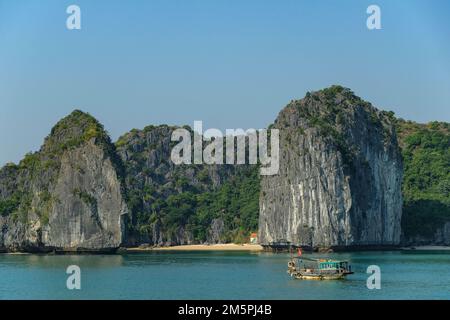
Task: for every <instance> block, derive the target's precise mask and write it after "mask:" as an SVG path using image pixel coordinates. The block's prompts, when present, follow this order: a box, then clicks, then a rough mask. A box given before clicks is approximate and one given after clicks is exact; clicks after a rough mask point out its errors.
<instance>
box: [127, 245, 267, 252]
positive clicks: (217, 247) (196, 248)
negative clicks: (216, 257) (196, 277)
mask: <svg viewBox="0 0 450 320" xmlns="http://www.w3.org/2000/svg"><path fill="white" fill-rule="evenodd" d="M262 250H263V247H262V246H260V245H259V244H234V243H226V244H211V245H204V244H195V245H184V246H173V247H137V248H127V249H126V251H127V252H145V251H255V252H256V251H262Z"/></svg>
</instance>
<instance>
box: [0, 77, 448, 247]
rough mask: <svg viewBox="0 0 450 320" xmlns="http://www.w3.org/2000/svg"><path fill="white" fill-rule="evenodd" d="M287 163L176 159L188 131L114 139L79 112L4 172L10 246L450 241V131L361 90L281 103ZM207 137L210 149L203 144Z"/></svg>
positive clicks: (0, 230)
mask: <svg viewBox="0 0 450 320" xmlns="http://www.w3.org/2000/svg"><path fill="white" fill-rule="evenodd" d="M268 127H269V128H276V129H279V132H280V150H279V152H280V153H279V154H280V159H279V161H280V169H279V172H278V174H276V175H273V176H260V174H259V167H258V165H250V164H245V165H207V164H201V165H195V164H192V165H185V164H183V165H174V164H173V163H172V162H171V160H170V152H171V148H172V146H173V145H174V142H173V141H171V134H172V132H173V130H175V129H176V127H172V126H167V125H159V126H153V125H149V126H147V127H145V128H143V129H142V130H137V129H135V130H132V131H130V132H127V133H125V134H124V135H123V136H121V137H120V138H119V139H118V140H117V141H116V142H112V141H111V139H110V137H109V136H108V133H107V132H106V131H105V129H104V128H103V126H102V124H100V123H99V122H98V121H97V120H96V119H95V118H93V117H92V116H91V115H89V114H88V113H84V112H82V111H79V110H75V111H73V112H72V113H71V114H69V115H68V116H67V117H65V118H63V119H62V120H60V121H59V122H58V123H57V124H56V125H55V126H54V127H53V129H52V130H51V132H50V133H49V135H48V136H47V137H46V138H45V140H44V142H43V144H42V147H41V148H40V150H39V151H38V152H35V153H29V154H27V155H25V157H24V158H23V160H21V161H20V162H19V163H18V164H12V163H11V164H7V165H5V166H4V167H3V168H2V169H1V170H0V251H2V252H66V251H67V252H117V250H118V249H119V248H127V247H128V248H130V247H139V246H147V247H150V248H151V247H170V246H178V245H195V244H209V245H212V244H219V243H220V244H226V243H247V242H249V241H250V239H249V238H250V236H251V235H252V234H253V237H252V241H254V242H257V243H258V244H260V245H262V246H263V247H264V248H269V249H270V247H271V246H272V245H274V244H276V243H280V242H283V241H284V242H287V243H290V244H291V245H294V246H296V247H302V248H305V249H311V250H318V249H333V250H347V249H352V250H353V249H358V248H360V249H362V248H365V249H367V248H379V249H382V248H385V247H387V248H392V247H400V246H412V245H450V209H449V208H450V197H449V190H450V184H449V181H450V180H449V177H450V175H449V170H448V168H449V163H450V160H449V159H450V158H449V146H450V135H449V124H448V123H443V122H431V123H428V124H419V123H415V122H411V121H407V120H403V119H398V118H396V117H395V115H394V114H393V113H392V112H389V111H383V110H379V109H377V108H376V107H375V106H373V105H372V104H371V103H370V102H367V101H364V100H362V99H361V98H359V97H358V96H357V95H355V94H354V93H353V92H352V91H351V90H350V89H348V88H344V87H341V86H337V85H336V86H332V87H329V88H326V89H323V90H319V91H315V92H308V93H306V96H305V97H304V98H303V99H301V100H295V101H291V102H290V103H289V104H288V105H287V106H286V107H285V108H283V109H282V110H281V111H280V113H279V115H278V117H277V118H276V119H275V121H274V123H272V124H268ZM205 143H206V142H205Z"/></svg>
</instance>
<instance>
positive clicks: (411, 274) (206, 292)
mask: <svg viewBox="0 0 450 320" xmlns="http://www.w3.org/2000/svg"><path fill="white" fill-rule="evenodd" d="M305 256H308V257H324V256H323V255H318V254H312V255H305ZM328 257H333V258H336V259H345V260H349V261H350V262H351V264H352V268H353V270H354V271H355V272H356V273H355V274H354V275H351V276H349V277H348V278H347V279H346V280H342V281H302V280H293V279H291V278H290V277H289V275H288V274H287V273H286V269H287V268H286V265H287V261H288V258H289V256H288V255H287V254H271V253H244V252H242V253H236V252H209V253H204V252H201V253H199V252H180V253H175V252H171V253H166V252H164V253H145V254H133V255H131V254H129V255H81V256H77V255H72V256H53V255H5V254H0V299H450V254H445V253H441V254H438V253H436V254H420V253H414V254H412V253H401V252H358V253H341V254H331V255H328ZM374 264H375V265H378V266H379V267H380V268H381V289H380V290H369V289H367V287H366V280H367V277H368V276H369V274H366V269H367V267H368V266H369V265H374ZM69 265H78V266H79V267H80V268H81V290H68V289H67V288H66V280H67V277H68V275H67V274H66V273H65V271H66V268H67V266H69Z"/></svg>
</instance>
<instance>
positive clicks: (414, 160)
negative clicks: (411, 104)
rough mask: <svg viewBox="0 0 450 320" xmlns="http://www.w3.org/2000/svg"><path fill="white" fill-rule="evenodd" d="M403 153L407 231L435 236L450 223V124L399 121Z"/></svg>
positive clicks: (403, 224)
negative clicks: (446, 223) (437, 231)
mask: <svg viewBox="0 0 450 320" xmlns="http://www.w3.org/2000/svg"><path fill="white" fill-rule="evenodd" d="M397 133H398V136H399V141H400V146H401V148H402V154H403V165H404V177H403V201H404V206H403V219H402V227H403V232H404V233H405V236H406V237H407V238H410V237H415V236H422V237H425V238H429V237H432V236H433V234H434V233H435V232H436V230H437V229H438V228H439V227H442V226H443V225H444V223H445V222H448V221H450V124H449V123H444V122H430V123H428V124H418V123H415V122H411V121H404V120H398V121H397Z"/></svg>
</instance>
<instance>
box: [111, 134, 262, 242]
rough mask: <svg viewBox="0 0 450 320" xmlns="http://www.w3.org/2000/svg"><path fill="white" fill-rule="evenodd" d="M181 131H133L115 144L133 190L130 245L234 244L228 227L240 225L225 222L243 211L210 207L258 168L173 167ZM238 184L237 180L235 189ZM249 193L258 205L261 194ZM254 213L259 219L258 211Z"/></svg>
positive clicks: (129, 201) (129, 232) (130, 196)
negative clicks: (175, 136) (174, 139)
mask: <svg viewBox="0 0 450 320" xmlns="http://www.w3.org/2000/svg"><path fill="white" fill-rule="evenodd" d="M177 128H178V127H173V126H167V125H160V126H148V127H146V128H144V129H143V130H136V129H134V130H132V131H131V132H129V133H127V134H125V135H124V136H122V137H121V138H119V140H118V141H117V142H116V146H117V152H118V154H119V155H120V157H121V159H122V161H123V163H124V164H125V185H126V189H127V190H129V192H128V195H129V197H128V206H129V209H130V213H131V217H132V218H131V223H130V224H129V228H128V244H129V245H136V244H139V243H148V244H150V245H156V246H164V245H182V244H192V243H199V242H207V243H218V242H226V241H232V240H234V239H231V238H227V237H226V235H225V233H226V229H228V230H229V229H232V228H236V229H238V227H236V226H231V222H227V220H231V219H230V218H229V216H231V215H232V216H234V218H236V219H239V216H240V211H241V210H240V208H231V207H232V206H231V205H230V204H226V203H224V204H221V205H222V207H219V206H215V205H213V204H212V203H214V202H216V201H217V200H216V198H217V197H218V195H219V192H221V193H220V194H222V197H223V195H224V194H225V191H224V190H223V188H226V189H227V190H228V188H229V187H230V186H231V185H232V183H233V182H235V180H238V178H239V177H246V175H248V174H249V173H253V171H255V169H256V168H253V167H252V168H251V167H249V166H233V165H184V164H183V165H175V164H174V163H173V162H172V161H171V160H170V155H171V150H172V147H173V146H174V145H175V144H177V142H172V141H171V136H172V132H173V131H174V130H175V129H177ZM185 128H186V129H188V130H191V129H190V128H189V127H185ZM240 183H241V181H238V182H236V183H235V184H234V186H235V187H236V185H240ZM255 184H256V183H255ZM247 191H248V192H251V190H248V189H247ZM258 191H259V190H258ZM251 194H252V195H253V194H254V195H255V196H254V197H253V198H254V199H252V200H254V201H252V200H251V201H249V202H255V204H256V203H257V193H254V192H253V193H251ZM229 196H230V197H231V196H232V195H231V194H230V195H229ZM227 201H229V199H227ZM229 210H231V211H229ZM252 212H253V211H252ZM253 214H254V216H257V207H255V209H254V212H253ZM255 228H256V226H255ZM246 231H247V230H246Z"/></svg>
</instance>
